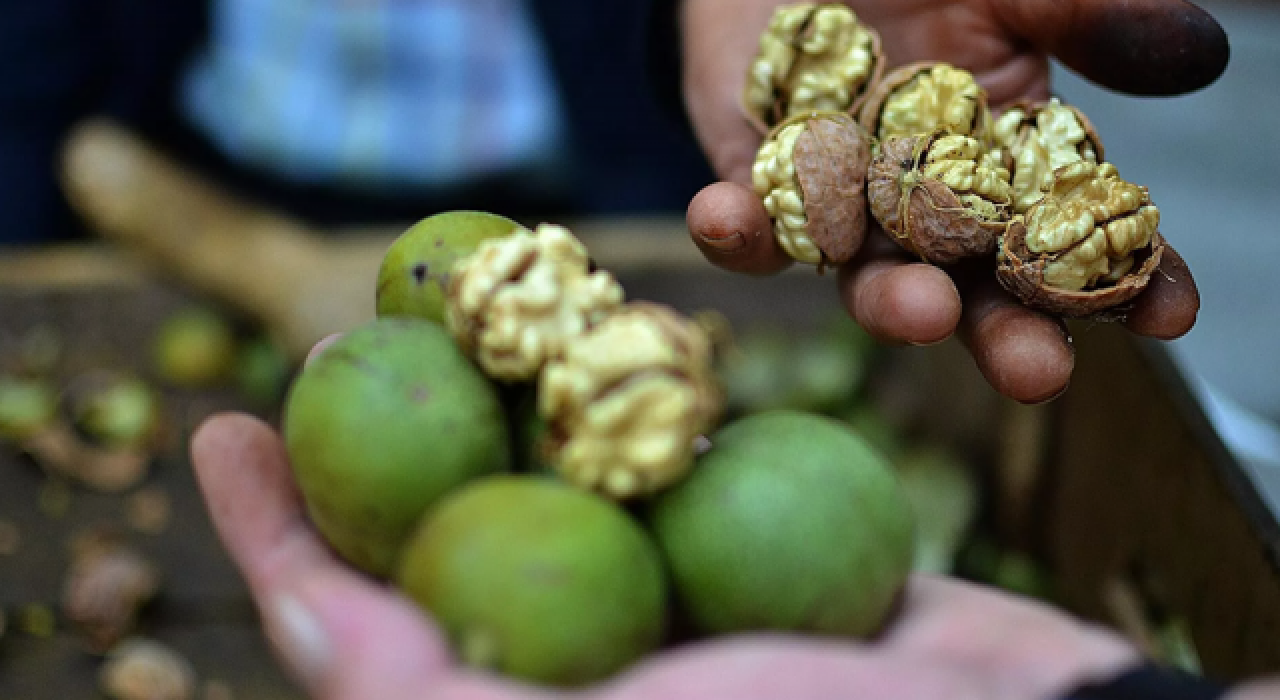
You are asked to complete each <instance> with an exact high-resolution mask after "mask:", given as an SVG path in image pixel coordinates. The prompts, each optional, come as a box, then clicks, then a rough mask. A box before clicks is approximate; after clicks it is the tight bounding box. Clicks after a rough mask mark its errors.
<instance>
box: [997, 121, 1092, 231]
mask: <svg viewBox="0 0 1280 700" xmlns="http://www.w3.org/2000/svg"><path fill="white" fill-rule="evenodd" d="M1046 119H1048V120H1049V121H1048V123H1045V122H1046ZM991 130H992V136H993V139H994V141H995V143H996V144H997V145H998V146H999V147H1000V148H1001V149H1002V150H1003V151H1004V152H1005V153H1007V154H1008V165H1009V170H1010V172H1011V173H1012V179H1011V183H1012V184H1013V190H1014V197H1013V202H1014V213H1017V214H1022V213H1024V212H1026V211H1027V209H1029V208H1030V207H1031V205H1032V204H1035V203H1036V202H1037V201H1039V199H1040V197H1042V196H1043V195H1044V191H1045V190H1046V189H1047V188H1048V187H1049V186H1050V185H1051V184H1052V182H1053V173H1054V171H1055V170H1057V169H1058V168H1060V167H1062V166H1064V165H1068V164H1070V163H1072V162H1076V161H1079V160H1084V161H1086V162H1089V163H1094V164H1097V163H1102V162H1104V161H1105V158H1106V154H1105V152H1104V150H1103V147H1102V139H1101V138H1100V137H1099V136H1098V132H1097V129H1095V128H1094V126H1093V123H1092V122H1091V121H1089V118H1088V117H1087V116H1085V114H1084V112H1081V111H1080V110H1079V109H1077V108H1075V107H1074V106H1072V105H1069V104H1066V103H1064V102H1062V101H1061V100H1059V99H1058V98H1052V99H1049V100H1042V101H1038V102H1033V101H1031V100H1027V99H1025V98H1024V99H1020V100H1017V101H1016V102H1014V103H1012V104H1010V105H1009V106H1008V107H1006V108H1005V109H1004V110H1003V111H1002V112H1001V114H1000V116H999V117H997V118H996V119H995V120H994V121H993V122H992V129H991Z"/></svg>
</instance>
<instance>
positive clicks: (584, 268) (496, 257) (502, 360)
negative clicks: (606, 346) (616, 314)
mask: <svg viewBox="0 0 1280 700" xmlns="http://www.w3.org/2000/svg"><path fill="white" fill-rule="evenodd" d="M446 290H447V294H446V296H447V301H446V304H447V306H446V314H445V322H446V325H447V326H448V328H449V331H450V333H451V334H452V335H453V337H454V338H455V340H456V341H457V342H458V345H459V347H461V348H462V350H463V351H464V352H465V353H466V354H467V355H468V356H470V357H472V358H473V359H474V360H475V361H476V363H477V364H478V365H480V367H481V369H483V370H484V371H485V373H486V374H488V375H489V376H491V377H494V378H496V379H501V380H508V381H519V380H525V379H531V378H533V377H534V376H536V375H537V373H538V371H539V370H540V369H542V366H543V365H544V364H545V363H546V362H547V361H548V360H551V359H553V358H555V357H558V356H559V355H560V353H561V352H562V351H563V350H564V347H565V346H566V345H567V344H568V342H569V340H570V339H572V338H573V337H575V336H578V335H580V334H582V333H584V332H586V330H587V329H588V328H590V327H591V325H592V324H594V323H596V322H597V321H599V320H601V319H602V318H604V317H605V316H606V315H607V314H608V313H609V312H611V311H613V310H614V309H615V308H617V307H618V306H619V305H620V304H621V303H622V299H623V291H622V287H621V286H620V285H619V284H618V282H617V281H616V280H615V279H614V278H613V276H612V275H610V274H609V273H608V272H606V271H604V270H597V271H594V272H592V271H590V269H589V260H588V258H587V249H586V247H585V246H584V245H583V244H582V242H581V241H579V240H578V239H577V238H575V237H574V236H573V234H572V233H570V232H569V229H567V228H565V227H563V226H556V225H552V224H541V225H539V226H538V227H537V229H536V230H534V231H532V232H529V231H523V230H518V231H515V232H513V233H512V234H511V235H509V236H505V237H503V238H494V239H489V240H486V241H484V242H482V243H481V244H480V246H479V248H477V249H476V251H475V252H474V253H472V254H471V255H469V256H467V257H465V258H462V259H460V260H458V261H457V262H456V263H455V264H454V266H453V268H452V270H451V271H450V276H449V281H448V284H447V286H446Z"/></svg>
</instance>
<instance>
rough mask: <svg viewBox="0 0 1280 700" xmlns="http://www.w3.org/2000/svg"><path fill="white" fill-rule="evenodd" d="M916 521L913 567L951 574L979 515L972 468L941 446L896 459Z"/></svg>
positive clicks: (914, 451)
mask: <svg viewBox="0 0 1280 700" xmlns="http://www.w3.org/2000/svg"><path fill="white" fill-rule="evenodd" d="M895 463H896V467H897V471H898V480H899V483H901V484H902V487H903V490H904V491H905V492H906V494H907V500H909V501H910V502H911V507H912V510H913V512H914V513H915V517H916V557H915V564H914V565H913V567H912V568H913V569H914V570H916V571H919V572H924V573H933V574H950V573H952V572H953V570H954V569H955V566H956V558H957V556H958V555H959V552H960V549H961V547H962V546H963V545H964V541H965V538H966V537H967V536H968V534H969V529H970V528H971V527H972V526H973V523H974V519H975V518H976V517H977V514H978V484H977V481H976V479H975V477H974V475H973V473H972V472H971V471H970V470H969V468H968V467H967V466H966V465H965V464H964V463H963V462H962V461H960V460H959V459H958V458H957V457H956V456H955V455H953V454H951V453H950V452H947V451H945V450H943V449H940V448H929V447H917V448H914V449H911V450H908V451H907V452H905V453H903V454H901V455H900V456H899V457H898V459H897V460H895Z"/></svg>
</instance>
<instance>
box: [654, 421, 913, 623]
mask: <svg viewBox="0 0 1280 700" xmlns="http://www.w3.org/2000/svg"><path fill="white" fill-rule="evenodd" d="M650 516H651V520H652V527H653V532H654V533H655V535H656V537H657V539H658V543H659V546H660V547H661V548H662V550H663V552H664V554H665V555H666V557H667V562H668V566H669V568H670V571H671V576H672V581H673V589H674V592H675V596H676V599H677V601H678V604H679V606H680V609H681V611H682V612H683V613H684V614H685V615H686V616H687V618H688V620H689V622H690V623H691V624H692V625H693V626H694V628H696V629H697V630H699V631H700V632H703V633H707V634H728V633H733V632H745V631H759V630H780V631H790V632H804V633H813V634H827V635H842V636H852V637H859V638H862V637H866V636H868V635H871V634H873V633H874V632H876V631H877V630H879V629H880V628H881V627H882V625H883V624H884V623H885V622H886V620H887V618H888V616H889V613H890V610H891V608H892V606H893V604H894V602H895V600H896V598H897V596H898V594H899V592H900V591H901V590H902V587H903V586H904V585H905V583H906V580H907V575H908V573H909V572H910V569H911V564H912V559H913V556H914V525H913V522H912V515H911V506H910V503H909V502H908V501H907V498H906V495H905V494H904V493H903V490H902V488H901V486H899V484H898V481H897V479H896V477H895V476H894V472H893V469H892V467H891V466H890V464H889V463H888V461H887V460H886V459H885V458H884V457H883V456H882V455H880V454H879V453H877V452H876V451H875V450H873V449H872V448H871V447H870V446H869V445H868V444H867V443H866V441H864V440H863V439H862V438H861V437H859V436H858V434H857V433H855V432H853V431H852V430H850V429H849V428H848V426H846V425H844V424H842V423H840V422H838V421H836V420H834V419H831V418H826V417H823V416H818V415H813V414H806V413H801V412H796V411H770V412H765V413H760V414H756V415H753V416H748V417H746V418H742V419H739V420H737V421H735V422H733V423H730V424H729V425H727V426H726V427H724V428H723V429H721V430H720V431H719V432H717V433H716V434H715V435H713V436H712V437H711V449H710V450H709V451H708V452H706V453H705V454H704V455H703V456H702V457H701V458H700V459H699V460H698V464H697V465H696V467H695V468H694V470H693V472H692V473H691V474H690V476H689V477H688V478H687V479H686V480H685V481H684V482H683V483H682V484H680V485H679V486H676V487H675V488H674V489H672V490H670V491H668V492H666V493H665V494H663V495H662V496H660V497H659V498H658V499H657V500H656V502H655V504H654V507H653V509H652V511H651V513H650Z"/></svg>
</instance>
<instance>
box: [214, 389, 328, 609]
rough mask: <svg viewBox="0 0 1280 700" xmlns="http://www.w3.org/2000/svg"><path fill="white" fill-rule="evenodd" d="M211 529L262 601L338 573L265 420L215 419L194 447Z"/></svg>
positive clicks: (281, 447)
mask: <svg viewBox="0 0 1280 700" xmlns="http://www.w3.org/2000/svg"><path fill="white" fill-rule="evenodd" d="M191 461H192V465H193V466H194V468H195V472H196V478H197V481H198V482H199V485H200V488H201V490H202V492H203V493H204V498H205V502H206V503H207V504H208V507H209V513H210V516H211V517H212V519H213V524H214V527H215V529H216V530H217V532H218V535H219V537H220V538H221V539H222V542H223V545H224V546H225V547H226V548H227V551H228V553H229V554H230V555H231V558H232V560H233V561H235V563H236V565H237V566H239V568H240V570H241V571H242V572H243V573H244V575H245V578H246V580H247V581H248V583H249V586H250V588H251V589H252V590H253V592H254V594H255V596H256V597H258V598H262V597H264V596H265V595H266V594H267V593H268V592H269V591H270V590H271V589H272V588H273V587H275V586H276V585H277V584H278V582H279V581H280V580H281V579H282V578H288V577H291V576H296V575H298V574H299V573H306V572H308V571H314V570H317V569H324V568H326V567H334V566H337V565H338V563H337V559H336V558H335V556H334V555H333V554H332V553H331V552H330V551H329V550H328V549H327V548H326V547H325V546H324V543H323V542H322V541H321V540H320V539H319V537H318V536H317V535H316V534H315V531H314V530H312V529H311V527H310V525H309V524H308V522H307V519H306V515H305V514H304V512H303V505H302V498H301V496H300V495H299V493H298V490H297V488H296V486H295V485H294V482H293V475H292V473H291V472H290V470H289V464H288V458H287V456H286V454H285V448H284V444H283V442H282V441H281V440H280V438H279V437H278V436H277V435H276V433H275V432H274V431H273V430H272V429H271V428H270V427H268V426H267V424H266V423H264V422H262V421H261V420H259V419H257V418H254V417H252V416H248V415H242V414H236V413H227V414H219V415H215V416H213V417H211V418H209V419H208V420H206V421H205V422H204V423H203V424H201V426H200V427H199V428H198V429H197V431H196V433H195V435H194V436H193V437H192V439H191Z"/></svg>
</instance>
